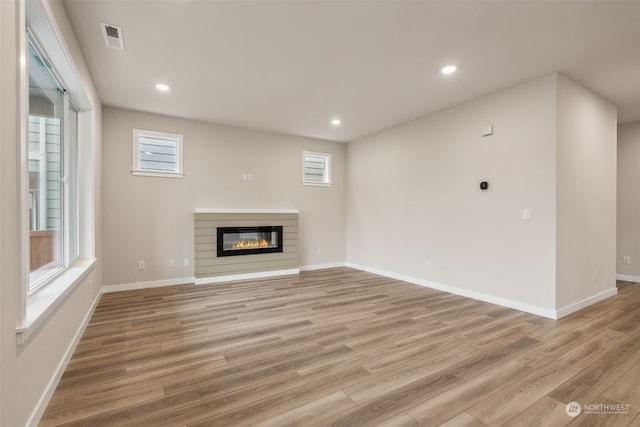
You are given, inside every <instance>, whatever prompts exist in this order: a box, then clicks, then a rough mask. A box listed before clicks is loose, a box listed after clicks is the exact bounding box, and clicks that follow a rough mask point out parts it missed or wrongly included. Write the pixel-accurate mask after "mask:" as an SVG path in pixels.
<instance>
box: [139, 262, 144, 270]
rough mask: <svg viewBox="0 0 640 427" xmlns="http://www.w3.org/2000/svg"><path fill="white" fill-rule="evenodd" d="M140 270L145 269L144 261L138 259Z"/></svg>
mask: <svg viewBox="0 0 640 427" xmlns="http://www.w3.org/2000/svg"><path fill="white" fill-rule="evenodd" d="M138 270H144V261H138Z"/></svg>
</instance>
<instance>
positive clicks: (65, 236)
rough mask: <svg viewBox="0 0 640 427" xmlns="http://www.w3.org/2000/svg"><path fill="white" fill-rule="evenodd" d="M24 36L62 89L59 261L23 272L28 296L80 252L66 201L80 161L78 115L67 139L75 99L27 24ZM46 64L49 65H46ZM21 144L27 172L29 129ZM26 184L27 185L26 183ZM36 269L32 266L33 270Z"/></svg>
mask: <svg viewBox="0 0 640 427" xmlns="http://www.w3.org/2000/svg"><path fill="white" fill-rule="evenodd" d="M26 34H27V36H26V41H25V43H26V49H33V51H34V52H35V54H36V55H37V56H38V57H39V58H41V59H42V60H43V61H44V63H45V66H46V67H47V68H48V72H49V73H50V74H51V78H52V79H53V80H54V81H55V82H56V84H57V85H59V88H60V91H61V93H62V98H61V105H60V108H61V113H60V119H59V120H60V123H59V125H60V135H59V138H60V150H61V154H60V166H61V170H60V174H61V176H60V189H59V191H60V212H61V218H60V230H61V231H60V232H61V236H62V237H61V238H62V241H61V243H60V247H59V248H58V250H60V251H61V254H60V265H58V266H57V267H56V268H55V269H54V270H52V271H51V272H49V273H46V274H45V275H42V276H40V277H38V278H37V279H36V280H34V281H33V282H32V281H31V273H32V272H31V271H30V268H29V271H28V273H27V275H26V277H27V283H26V295H27V297H30V296H32V295H34V294H36V293H38V291H40V290H42V289H43V288H45V287H47V286H48V285H49V284H51V283H52V282H53V281H55V280H56V279H57V278H59V277H60V276H61V275H63V274H64V273H65V272H66V271H68V270H69V268H70V267H73V265H74V264H75V263H76V262H77V261H78V260H79V258H80V254H79V245H78V242H79V233H78V231H79V229H80V216H79V214H78V212H76V214H75V215H74V219H75V224H72V223H71V211H70V206H69V201H70V200H71V198H72V196H71V192H72V191H73V192H74V193H75V195H74V196H75V202H76V205H77V203H78V197H79V191H78V188H79V187H78V179H77V176H78V170H79V167H80V164H79V162H78V157H77V147H78V134H79V132H78V121H77V116H76V121H75V127H76V129H75V131H74V132H73V135H74V136H75V141H71V140H70V135H69V133H70V132H69V110H70V109H73V110H74V111H75V113H76V115H77V114H78V108H77V107H76V106H75V103H74V101H73V100H72V99H71V96H70V94H69V92H68V91H67V90H66V88H65V86H64V83H63V81H62V79H61V78H60V76H59V74H58V72H57V70H56V69H55V66H54V64H53V62H52V61H51V60H50V59H49V58H48V57H47V55H46V52H45V50H44V49H43V47H42V46H41V45H40V43H39V41H38V39H37V38H36V37H35V35H34V34H33V32H32V31H31V30H29V29H28V28H27V32H26ZM47 64H48V65H47ZM29 67H30V63H29V61H27V62H26V66H25V73H26V75H27V79H28V76H29V72H30V71H29ZM25 90H26V94H25V97H26V102H25V105H26V116H25V117H23V118H22V120H25V123H27V126H28V123H29V117H30V115H31V113H30V111H29V94H28V92H29V89H28V87H26V88H25ZM71 143H73V144H74V145H75V147H74V158H75V164H74V165H72V164H71V161H70V160H71V158H70V151H71V147H70V145H71ZM22 144H24V145H25V148H24V154H25V155H26V164H27V166H26V168H27V172H26V173H27V174H29V166H28V163H29V160H30V156H29V154H30V153H29V137H28V132H26V133H25V138H24V140H23V141H22ZM72 167H73V168H74V170H73V171H72V170H71V168H72ZM72 173H73V174H74V177H75V179H74V180H73V181H74V182H73V184H75V188H71V185H70V184H71V183H70V182H69V181H70V179H69V178H70V176H71V174H72ZM27 187H28V186H27ZM27 190H28V191H27V195H26V196H25V198H26V199H30V198H31V191H30V189H29V188H27ZM27 223H28V224H29V227H27V238H26V239H27V248H28V251H29V255H28V257H27V259H28V260H29V264H28V265H30V264H31V249H30V246H31V239H30V235H31V226H30V223H31V221H28V222H27ZM72 229H75V230H76V232H75V233H74V235H73V238H74V240H75V242H74V245H73V246H74V247H75V249H76V250H77V253H74V254H71V253H70V250H71V247H72V245H71V239H72V234H71V230H72ZM34 271H35V270H34Z"/></svg>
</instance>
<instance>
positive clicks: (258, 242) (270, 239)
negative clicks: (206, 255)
mask: <svg viewBox="0 0 640 427" xmlns="http://www.w3.org/2000/svg"><path fill="white" fill-rule="evenodd" d="M282 240H283V235H282V226H281V225H276V226H264V227H219V228H218V229H217V242H218V243H217V254H218V256H219V257H221V256H235V255H251V254H264V253H273V252H282V243H283V242H282Z"/></svg>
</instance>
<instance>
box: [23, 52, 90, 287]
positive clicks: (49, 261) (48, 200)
mask: <svg viewBox="0 0 640 427" xmlns="http://www.w3.org/2000/svg"><path fill="white" fill-rule="evenodd" d="M28 49H29V60H28V74H29V117H28V126H29V133H28V141H27V143H28V150H27V152H28V159H27V160H28V165H29V194H28V202H29V257H30V262H29V291H33V290H35V289H36V288H38V287H39V286H41V285H43V284H44V283H46V282H47V281H48V280H49V279H51V278H52V277H53V276H55V275H56V274H57V273H59V272H60V271H62V270H63V269H64V268H65V267H67V266H68V265H70V264H71V263H72V262H73V261H74V260H75V259H76V258H77V257H78V182H77V181H78V180H77V121H78V120H77V114H78V113H77V110H76V108H75V107H74V105H73V102H72V101H71V99H70V97H69V96H68V94H67V93H66V92H65V90H64V89H63V87H62V85H61V84H60V82H59V80H58V79H57V78H56V76H55V72H54V70H53V69H52V67H51V65H50V63H49V61H48V60H47V59H46V58H45V57H44V56H43V54H42V53H41V51H40V50H39V49H38V47H37V45H36V43H35V42H34V41H33V40H30V41H29V47H28Z"/></svg>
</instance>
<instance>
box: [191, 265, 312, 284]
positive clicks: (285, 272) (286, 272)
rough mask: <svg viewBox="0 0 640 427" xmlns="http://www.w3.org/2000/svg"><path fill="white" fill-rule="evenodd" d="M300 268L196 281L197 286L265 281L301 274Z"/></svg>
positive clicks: (204, 278) (206, 278)
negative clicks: (256, 280)
mask: <svg viewBox="0 0 640 427" xmlns="http://www.w3.org/2000/svg"><path fill="white" fill-rule="evenodd" d="M299 273H300V269H299V268H291V269H288V270H275V271H262V272H259V273H243V274H231V275H228V276H214V277H200V278H198V279H196V280H195V283H196V285H206V284H210V283H220V282H233V281H237V280H251V279H263V278H265V277H275V276H289V275H291V274H299Z"/></svg>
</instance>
